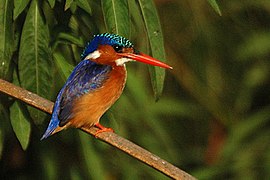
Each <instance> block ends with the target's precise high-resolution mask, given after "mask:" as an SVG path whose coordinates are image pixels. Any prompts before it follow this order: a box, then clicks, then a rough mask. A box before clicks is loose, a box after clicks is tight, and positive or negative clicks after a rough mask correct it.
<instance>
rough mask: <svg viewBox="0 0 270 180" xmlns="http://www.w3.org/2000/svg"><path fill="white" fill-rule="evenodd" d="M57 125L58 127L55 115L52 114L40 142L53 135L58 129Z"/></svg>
mask: <svg viewBox="0 0 270 180" xmlns="http://www.w3.org/2000/svg"><path fill="white" fill-rule="evenodd" d="M58 125H59V120H58V118H57V115H56V117H55V115H54V114H53V116H52V119H51V121H50V124H49V126H48V128H47V130H46V131H45V133H44V134H43V136H42V137H41V139H40V140H43V139H46V138H47V137H49V136H50V135H51V134H52V133H53V131H54V130H55V129H56V128H57V127H58Z"/></svg>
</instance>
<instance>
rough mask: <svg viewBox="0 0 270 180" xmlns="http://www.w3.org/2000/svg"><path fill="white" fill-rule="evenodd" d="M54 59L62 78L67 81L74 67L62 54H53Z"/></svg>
mask: <svg viewBox="0 0 270 180" xmlns="http://www.w3.org/2000/svg"><path fill="white" fill-rule="evenodd" d="M53 58H54V60H55V63H56V66H57V69H58V71H59V72H60V75H61V78H62V79H63V80H64V81H66V79H67V78H68V76H69V75H70V74H71V72H72V70H73V68H74V66H72V65H70V64H69V63H68V62H67V61H66V60H65V58H64V57H63V56H62V55H61V54H60V53H55V54H53Z"/></svg>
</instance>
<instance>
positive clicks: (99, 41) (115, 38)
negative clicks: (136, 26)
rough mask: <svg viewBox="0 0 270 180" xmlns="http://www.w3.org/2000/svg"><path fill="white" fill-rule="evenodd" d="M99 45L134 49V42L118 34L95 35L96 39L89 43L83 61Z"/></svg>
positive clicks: (83, 54) (82, 57) (82, 56)
mask: <svg viewBox="0 0 270 180" xmlns="http://www.w3.org/2000/svg"><path fill="white" fill-rule="evenodd" d="M99 45H111V46H115V45H117V46H121V47H125V48H131V47H133V43H132V42H130V41H129V40H128V39H126V38H124V37H122V36H119V35H117V34H109V33H103V34H98V35H95V36H94V38H93V39H92V40H91V41H90V42H89V43H87V45H86V48H85V49H84V51H83V53H82V54H81V59H82V60H83V59H85V57H86V56H87V55H88V54H90V53H92V52H94V51H95V50H97V48H98V46H99Z"/></svg>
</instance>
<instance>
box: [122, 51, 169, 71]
mask: <svg viewBox="0 0 270 180" xmlns="http://www.w3.org/2000/svg"><path fill="white" fill-rule="evenodd" d="M119 55H121V56H123V57H127V58H130V59H133V60H135V61H139V62H142V63H145V64H150V65H153V66H159V67H162V68H168V69H172V67H171V66H169V65H167V64H165V63H163V62H161V61H159V60H157V59H155V58H153V57H151V56H148V55H146V54H143V53H141V52H140V54H133V53H121V54H120V53H119Z"/></svg>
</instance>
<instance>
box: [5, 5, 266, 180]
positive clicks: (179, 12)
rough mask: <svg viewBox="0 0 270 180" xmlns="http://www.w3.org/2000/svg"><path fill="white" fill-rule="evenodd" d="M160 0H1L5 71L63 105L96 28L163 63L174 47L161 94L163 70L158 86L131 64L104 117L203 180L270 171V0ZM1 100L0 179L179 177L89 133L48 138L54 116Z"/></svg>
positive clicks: (141, 66) (143, 68) (141, 68)
mask: <svg viewBox="0 0 270 180" xmlns="http://www.w3.org/2000/svg"><path fill="white" fill-rule="evenodd" d="M154 3H155V4H153V3H152V1H144V0H136V1H135V0H129V1H126V0H119V1H116V2H115V1H113V0H111V1H108V0H104V1H89V2H88V1H87V0H67V1H62V0H47V1H36V0H26V1H22V2H19V1H17V0H15V1H5V0H1V1H0V4H1V5H0V6H1V8H0V23H1V26H0V46H1V47H0V49H1V51H0V62H1V66H0V76H1V78H4V79H6V80H8V81H10V82H13V83H14V84H17V85H21V86H22V87H24V88H26V89H28V90H30V91H33V92H35V93H37V94H39V95H40V96H42V97H45V98H48V99H50V100H52V101H54V99H55V97H56V95H57V92H58V91H59V89H60V88H61V87H62V85H63V84H64V82H65V79H66V78H67V76H68V74H69V73H70V71H71V70H72V68H73V67H74V65H76V64H77V63H78V62H79V60H80V58H79V57H80V53H81V52H82V50H83V47H84V45H85V44H86V42H87V41H89V40H90V39H91V37H92V35H93V34H97V33H103V32H106V31H108V32H113V33H119V34H121V35H124V36H125V37H127V38H129V39H130V40H131V41H133V42H134V44H135V45H136V47H137V49H139V50H141V51H142V52H145V53H148V54H150V55H154V56H155V57H157V58H161V59H162V60H164V59H163V58H164V57H165V54H164V48H165V51H166V59H167V63H168V64H170V65H172V66H173V67H174V69H173V70H167V71H166V78H165V81H164V87H163V89H164V90H163V94H162V96H160V98H159V101H157V102H156V101H155V99H156V98H155V95H159V93H160V91H161V89H162V86H163V85H162V83H163V78H164V77H163V73H164V71H160V70H156V71H155V70H154V69H150V72H151V73H150V74H151V77H152V83H151V79H150V76H149V73H148V72H149V71H148V67H147V66H146V65H144V64H139V63H129V64H128V65H127V70H128V80H127V85H126V88H125V90H124V93H123V95H122V96H121V98H120V99H119V101H117V103H116V104H115V105H114V106H113V107H112V108H111V109H110V110H109V111H108V112H107V113H106V114H105V115H104V116H103V118H102V119H101V123H102V124H104V125H106V126H109V127H112V128H113V129H114V130H115V132H116V133H118V134H119V135H121V136H123V137H125V138H127V139H129V140H131V141H133V142H135V143H137V144H138V145H140V146H142V147H143V148H145V149H147V150H149V151H150V152H152V153H154V154H157V155H158V156H160V157H161V158H164V159H166V160H167V161H169V162H171V163H172V164H174V165H176V166H178V167H179V168H181V169H183V170H185V171H186V172H188V173H190V174H192V175H193V176H195V177H197V178H198V179H245V180H246V179H270V93H269V89H270V61H269V58H270V1H266V0H256V1H254V0H253V1H252V0H238V1H237V0H227V1H217V3H218V5H217V4H216V1H214V0H208V1H206V0H202V1H197V0H155V1H154ZM156 12H158V15H159V20H160V22H159V21H158V20H157V19H156ZM220 13H222V15H221V16H220ZM160 27H161V29H162V31H161V29H160ZM153 30H155V31H153ZM161 32H162V33H161ZM162 34H163V37H162ZM163 40H164V41H163ZM154 72H156V73H157V74H160V75H161V78H160V79H159V78H155V73H154ZM151 84H153V85H155V84H158V85H157V87H156V88H154V91H153V90H152V89H153V88H152V86H151ZM154 87H155V86H154ZM0 102H1V103H0V112H1V113H0V154H1V160H0V178H1V179H60V178H62V179H168V178H167V177H166V176H164V175H162V174H161V173H159V172H157V171H155V170H153V169H151V168H149V167H147V166H146V165H144V164H142V163H140V162H138V161H137V160H135V159H133V158H131V157H129V156H127V155H126V154H124V153H122V152H119V151H118V150H117V149H115V148H113V147H111V146H109V145H106V144H104V143H103V142H100V141H98V140H97V139H95V138H93V137H90V136H89V135H87V134H85V133H83V132H81V131H79V130H75V129H68V130H65V131H63V132H60V133H58V134H56V135H54V136H52V137H50V138H48V139H46V140H44V141H40V140H39V139H40V137H41V135H42V134H43V132H44V131H45V129H46V126H47V124H48V122H49V120H50V116H49V115H46V114H44V113H42V112H40V111H37V110H35V109H33V108H30V107H27V106H26V105H24V104H23V103H20V102H17V101H14V99H12V98H8V97H7V96H5V95H2V94H0Z"/></svg>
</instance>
